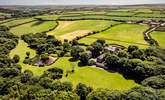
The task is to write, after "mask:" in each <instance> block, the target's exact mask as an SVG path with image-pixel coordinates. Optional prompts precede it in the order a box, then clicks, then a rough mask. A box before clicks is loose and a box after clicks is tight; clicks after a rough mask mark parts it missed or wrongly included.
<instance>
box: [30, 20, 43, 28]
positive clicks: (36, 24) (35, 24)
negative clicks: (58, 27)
mask: <svg viewBox="0 0 165 100" xmlns="http://www.w3.org/2000/svg"><path fill="white" fill-rule="evenodd" d="M43 23H44V22H43V21H37V22H35V23H33V24H32V25H31V26H32V27H33V26H38V25H41V24H43Z"/></svg>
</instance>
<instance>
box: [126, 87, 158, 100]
mask: <svg viewBox="0 0 165 100" xmlns="http://www.w3.org/2000/svg"><path fill="white" fill-rule="evenodd" d="M157 99H158V97H157V95H156V91H155V90H154V89H152V88H148V87H135V88H133V89H131V90H129V91H128V92H127V93H126V100H157Z"/></svg>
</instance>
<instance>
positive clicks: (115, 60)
mask: <svg viewBox="0 0 165 100" xmlns="http://www.w3.org/2000/svg"><path fill="white" fill-rule="evenodd" d="M105 65H106V66H108V67H117V66H118V65H119V57H118V56H116V55H114V54H108V55H107V56H106V58H105Z"/></svg>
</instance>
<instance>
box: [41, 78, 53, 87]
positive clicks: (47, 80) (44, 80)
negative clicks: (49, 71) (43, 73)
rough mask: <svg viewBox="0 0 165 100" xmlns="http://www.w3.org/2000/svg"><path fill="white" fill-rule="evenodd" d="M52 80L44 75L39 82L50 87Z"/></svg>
mask: <svg viewBox="0 0 165 100" xmlns="http://www.w3.org/2000/svg"><path fill="white" fill-rule="evenodd" d="M52 82H53V80H52V79H50V78H48V77H43V78H41V79H40V80H39V84H40V85H41V86H42V87H44V88H46V89H49V88H51V87H52Z"/></svg>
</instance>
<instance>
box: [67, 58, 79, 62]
mask: <svg viewBox="0 0 165 100" xmlns="http://www.w3.org/2000/svg"><path fill="white" fill-rule="evenodd" d="M69 61H70V62H75V61H78V59H75V58H70V59H69Z"/></svg>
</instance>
